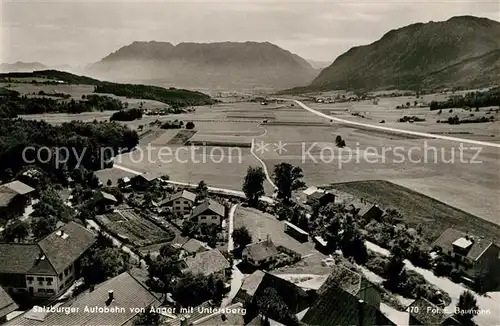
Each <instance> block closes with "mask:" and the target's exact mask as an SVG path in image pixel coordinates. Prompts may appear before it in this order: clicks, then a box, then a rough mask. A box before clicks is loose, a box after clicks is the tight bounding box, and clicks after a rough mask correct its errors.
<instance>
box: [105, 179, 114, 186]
mask: <svg viewBox="0 0 500 326" xmlns="http://www.w3.org/2000/svg"><path fill="white" fill-rule="evenodd" d="M106 185H107V186H108V187H111V186H112V185H113V181H111V179H108V182H106Z"/></svg>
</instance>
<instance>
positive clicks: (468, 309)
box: [457, 290, 479, 324]
mask: <svg viewBox="0 0 500 326" xmlns="http://www.w3.org/2000/svg"><path fill="white" fill-rule="evenodd" d="M457 308H458V309H459V311H458V312H457V317H458V318H459V319H460V320H461V321H463V322H464V323H466V324H467V323H470V322H471V320H472V318H473V317H474V316H475V315H477V314H478V313H479V312H478V310H479V307H478V305H477V300H476V298H475V297H474V294H473V293H472V292H470V291H467V290H465V291H464V292H462V294H460V297H459V298H458V304H457Z"/></svg>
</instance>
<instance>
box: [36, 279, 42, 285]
mask: <svg viewBox="0 0 500 326" xmlns="http://www.w3.org/2000/svg"><path fill="white" fill-rule="evenodd" d="M36 280H37V281H38V285H43V277H37V278H36Z"/></svg>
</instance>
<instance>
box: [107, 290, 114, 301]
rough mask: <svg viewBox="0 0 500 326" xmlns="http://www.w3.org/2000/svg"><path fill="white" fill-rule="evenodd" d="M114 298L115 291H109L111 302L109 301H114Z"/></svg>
mask: <svg viewBox="0 0 500 326" xmlns="http://www.w3.org/2000/svg"><path fill="white" fill-rule="evenodd" d="M113 296H114V292H113V290H109V291H108V300H109V301H113Z"/></svg>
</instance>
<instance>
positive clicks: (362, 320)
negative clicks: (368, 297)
mask: <svg viewBox="0 0 500 326" xmlns="http://www.w3.org/2000/svg"><path fill="white" fill-rule="evenodd" d="M364 310H365V302H364V301H363V300H361V299H359V300H358V326H364V323H365V311H364Z"/></svg>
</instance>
